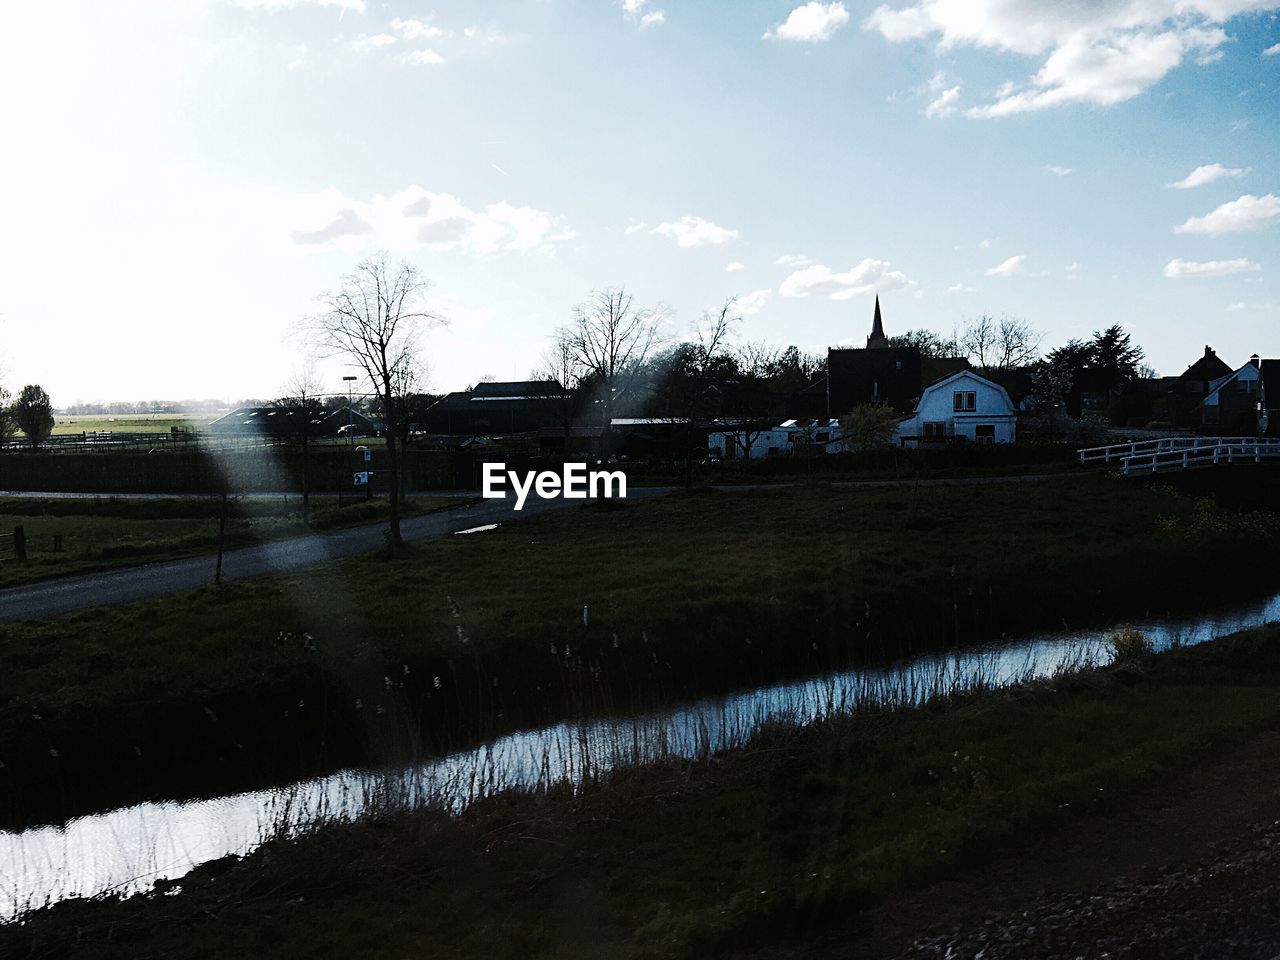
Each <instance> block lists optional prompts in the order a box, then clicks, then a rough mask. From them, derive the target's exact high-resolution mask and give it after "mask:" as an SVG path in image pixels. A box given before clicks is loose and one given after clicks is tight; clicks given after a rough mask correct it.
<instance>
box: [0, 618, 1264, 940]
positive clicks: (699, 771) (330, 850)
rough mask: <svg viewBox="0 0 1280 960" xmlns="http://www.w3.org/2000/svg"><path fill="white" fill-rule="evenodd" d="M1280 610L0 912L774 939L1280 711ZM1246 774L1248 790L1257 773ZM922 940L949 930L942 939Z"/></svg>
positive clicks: (829, 919)
mask: <svg viewBox="0 0 1280 960" xmlns="http://www.w3.org/2000/svg"><path fill="white" fill-rule="evenodd" d="M1278 691H1280V627H1277V626H1271V627H1268V628H1264V629H1261V630H1257V631H1251V632H1248V633H1246V634H1242V635H1239V636H1237V637H1233V638H1228V639H1226V640H1223V641H1217V642H1214V643H1212V644H1208V645H1205V646H1203V647H1199V648H1190V649H1181V650H1174V651H1171V652H1169V653H1166V654H1161V655H1159V656H1156V657H1154V658H1145V659H1142V660H1139V661H1136V662H1131V663H1129V664H1126V665H1124V666H1121V667H1115V668H1108V669H1104V670H1097V671H1090V672H1087V673H1084V674H1079V675H1072V676H1068V677H1064V678H1060V679H1058V680H1055V681H1050V682H1045V683H1040V684H1037V685H1034V686H1031V687H1025V688H1020V689H1014V690H1008V691H1002V692H994V693H986V694H975V695H970V696H966V697H963V698H960V699H958V700H955V701H952V702H949V703H942V704H936V705H934V706H931V707H929V708H926V709H920V710H907V711H896V712H891V713H880V714H865V715H861V716H855V717H849V718H843V719H838V720H832V721H828V722H826V723H823V724H820V725H817V726H813V727H810V728H806V729H800V730H797V729H790V728H786V727H783V726H779V727H777V728H775V729H773V730H771V731H770V732H768V733H766V734H765V735H764V736H763V737H762V738H761V739H759V740H758V741H757V742H756V743H754V744H753V745H752V746H751V747H749V748H746V749H743V750H738V751H734V752H731V753H728V754H724V755H721V756H720V757H717V758H714V759H713V760H710V761H703V762H691V763H684V762H681V763H671V764H667V765H665V766H662V767H657V768H649V769H639V770H632V771H627V772H625V773H622V774H619V775H616V776H614V777H611V778H610V779H608V780H606V781H604V782H601V783H596V784H591V785H589V786H588V788H587V789H586V790H584V791H583V792H582V793H580V794H578V795H569V794H567V793H562V794H558V795H551V796H545V797H529V796H507V797H503V798H498V799H495V800H493V801H488V802H485V803H483V804H481V805H479V806H477V807H475V808H472V809H471V810H470V811H468V812H467V813H466V814H464V815H463V816H462V817H460V818H450V817H447V816H444V815H437V814H431V813H427V814H414V815H404V814H401V815H398V816H392V817H389V818H387V819H384V820H381V821H378V822H373V823H365V824H361V825H356V826H350V827H342V828H329V829H325V830H322V831H320V832H318V833H316V834H314V835H312V836H308V837H306V838H303V839H300V840H294V841H277V842H274V843H272V844H269V845H268V846H267V847H265V848H264V849H262V850H260V851H259V852H258V853H256V854H254V855H252V856H250V857H249V858H247V859H245V860H243V861H234V860H232V859H230V858H229V859H227V860H224V861H220V862H217V863H214V864H210V865H207V866H206V867H204V868H201V869H199V870H197V871H195V872H194V873H193V874H192V875H191V876H189V877H188V878H187V879H185V880H184V881H183V882H182V883H181V885H180V887H178V888H177V889H173V890H170V895H167V896H152V897H137V898H133V899H131V900H127V901H123V902H119V901H114V900H106V901H103V902H96V903H90V902H73V903H66V904H62V905H59V906H55V907H54V908H52V909H48V910H44V911H40V912H38V913H36V914H34V915H32V916H30V917H29V918H28V919H27V921H26V922H25V923H23V924H21V925H13V926H10V927H7V928H0V952H5V951H6V949H7V951H8V952H9V954H11V955H14V956H31V957H45V956H70V957H76V958H86V960H89V958H93V960H96V958H99V957H102V958H105V957H114V956H120V955H128V956H138V957H159V956H168V957H199V958H232V957H236V958H238V957H242V956H251V955H263V954H267V953H269V954H270V955H272V956H278V957H313V956H333V955H342V956H362V957H370V958H379V957H387V958H394V957H403V956H414V955H419V954H422V953H424V952H429V953H430V954H431V955H432V956H438V957H476V956H486V957H498V958H502V957H510V958H513V960H514V958H521V960H523V958H530V957H535V958H587V957H600V956H609V957H620V958H660V957H691V956H709V955H720V954H722V953H725V952H728V951H730V950H731V949H732V948H735V947H746V946H748V945H749V946H752V947H754V948H755V949H756V951H757V952H754V953H752V954H751V955H752V956H761V955H767V954H768V952H769V951H768V948H770V947H771V946H777V945H780V944H782V943H784V942H786V941H792V940H796V939H800V938H803V937H806V936H809V935H811V934H812V933H813V932H815V931H820V930H822V929H823V928H827V927H829V926H831V925H833V924H844V923H856V922H857V919H858V917H859V915H860V911H861V910H862V908H864V907H867V906H869V905H872V904H876V903H886V902H888V903H892V902H893V900H894V899H895V898H897V897H900V896H902V895H904V894H908V893H911V892H913V891H917V890H919V889H920V888H922V887H924V886H926V885H929V884H931V883H934V882H936V881H939V880H945V879H949V878H956V877H964V876H973V875H975V874H976V873H977V872H978V871H980V869H981V867H982V865H983V864H984V863H986V862H988V861H989V860H991V859H992V858H994V857H997V856H999V855H1001V854H1003V853H1006V852H1009V851H1017V850H1019V849H1022V848H1025V847H1038V846H1041V845H1043V844H1044V843H1045V842H1046V838H1050V839H1053V838H1057V839H1058V842H1060V843H1067V844H1069V843H1071V842H1072V837H1073V834H1074V829H1075V827H1074V825H1075V824H1077V823H1079V822H1080V821H1082V820H1085V819H1087V818H1088V817H1090V816H1092V815H1095V814H1099V813H1103V814H1106V813H1111V812H1115V811H1118V810H1121V809H1128V810H1132V809H1134V808H1135V807H1140V806H1141V805H1142V804H1144V803H1147V802H1148V800H1147V796H1148V793H1149V792H1150V791H1155V792H1157V793H1159V792H1160V791H1163V790H1166V789H1168V787H1169V784H1170V783H1171V782H1173V778H1174V776H1175V775H1176V774H1178V773H1179V771H1184V770H1187V769H1190V768H1191V767H1193V766H1195V765H1200V764H1204V763H1208V762H1212V760H1213V759H1214V758H1215V757H1217V756H1219V755H1221V754H1222V753H1223V752H1225V751H1226V750H1227V749H1229V748H1230V747H1232V746H1235V745H1238V744H1240V743H1241V742H1247V741H1248V740H1249V738H1250V737H1251V736H1254V735H1256V734H1259V733H1260V732H1263V731H1269V730H1276V729H1278V728H1280V697H1277V692H1278ZM1242 789H1243V787H1242ZM920 932H921V933H923V932H925V931H923V930H922V931H920Z"/></svg>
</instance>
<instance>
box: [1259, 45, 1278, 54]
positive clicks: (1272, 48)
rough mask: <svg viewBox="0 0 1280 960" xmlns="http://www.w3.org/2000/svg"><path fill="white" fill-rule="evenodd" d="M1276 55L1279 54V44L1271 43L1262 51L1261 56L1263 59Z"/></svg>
mask: <svg viewBox="0 0 1280 960" xmlns="http://www.w3.org/2000/svg"><path fill="white" fill-rule="evenodd" d="M1277 54H1280V43H1273V44H1272V45H1271V46H1269V47H1267V49H1265V50H1263V51H1262V55H1263V56H1264V57H1274V56H1276V55H1277Z"/></svg>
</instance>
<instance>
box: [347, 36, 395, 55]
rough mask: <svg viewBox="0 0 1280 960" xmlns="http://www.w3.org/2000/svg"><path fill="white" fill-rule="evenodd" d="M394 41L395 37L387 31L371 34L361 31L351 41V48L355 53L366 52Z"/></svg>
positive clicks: (387, 45)
mask: <svg viewBox="0 0 1280 960" xmlns="http://www.w3.org/2000/svg"><path fill="white" fill-rule="evenodd" d="M395 42H396V38H395V37H393V36H391V34H389V33H375V34H374V35H373V36H369V35H367V34H363V33H362V34H360V36H358V37H356V38H355V39H354V40H352V41H351V49H352V50H354V51H356V53H368V52H369V51H370V50H376V49H378V48H379V47H389V46H391V45H392V44H393V43H395Z"/></svg>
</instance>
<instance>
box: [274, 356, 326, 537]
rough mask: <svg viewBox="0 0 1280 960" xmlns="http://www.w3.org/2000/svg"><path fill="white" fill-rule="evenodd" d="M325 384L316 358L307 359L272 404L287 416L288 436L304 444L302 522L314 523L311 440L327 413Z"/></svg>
mask: <svg viewBox="0 0 1280 960" xmlns="http://www.w3.org/2000/svg"><path fill="white" fill-rule="evenodd" d="M323 390H324V384H323V382H322V381H321V379H320V376H319V374H318V373H317V372H316V364H315V361H314V360H310V359H308V360H305V361H303V363H302V364H301V365H300V366H299V367H298V368H297V369H296V370H294V372H293V374H292V375H291V376H290V377H289V381H288V383H286V384H285V386H284V395H283V396H281V397H279V398H278V399H277V400H275V402H274V403H273V404H272V406H274V407H275V408H276V409H277V410H279V411H280V412H281V413H282V414H283V415H284V416H285V418H286V419H285V424H286V430H287V432H288V435H289V436H290V437H291V438H292V439H294V440H296V441H297V442H298V443H299V444H300V445H301V446H302V522H303V523H304V524H309V523H310V522H311V441H312V439H313V438H314V437H315V433H316V430H317V421H319V419H320V418H321V417H322V416H323V415H324V401H323V399H322V391H323Z"/></svg>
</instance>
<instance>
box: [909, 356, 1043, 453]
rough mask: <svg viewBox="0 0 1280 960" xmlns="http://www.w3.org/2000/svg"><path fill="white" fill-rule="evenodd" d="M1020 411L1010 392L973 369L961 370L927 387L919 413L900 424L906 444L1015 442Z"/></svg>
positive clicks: (917, 408) (920, 402) (921, 398)
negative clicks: (961, 441)
mask: <svg viewBox="0 0 1280 960" xmlns="http://www.w3.org/2000/svg"><path fill="white" fill-rule="evenodd" d="M1017 434H1018V414H1017V411H1016V410H1015V409H1014V405H1013V401H1012V400H1010V399H1009V392H1008V391H1007V390H1005V388H1004V387H1002V386H1000V384H998V383H996V382H995V381H993V380H988V379H987V378H986V377H984V376H981V375H979V374H977V373H975V372H974V371H972V370H961V371H959V372H958V373H953V374H951V376H949V377H944V378H943V379H941V380H939V381H938V382H937V383H932V384H930V385H929V386H927V387H925V389H924V393H922V394H921V396H920V400H919V402H918V403H917V404H916V409H915V413H913V414H912V415H911V416H910V417H905V418H904V419H903V420H902V421H901V422H900V423H899V424H898V436H899V439H900V440H901V442H902V444H903V445H904V446H916V447H918V446H925V445H931V444H940V443H948V442H952V441H956V440H969V441H973V442H975V443H983V444H991V443H1013V442H1014V440H1016V439H1017Z"/></svg>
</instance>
